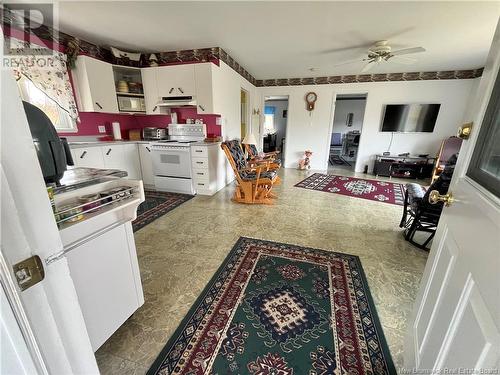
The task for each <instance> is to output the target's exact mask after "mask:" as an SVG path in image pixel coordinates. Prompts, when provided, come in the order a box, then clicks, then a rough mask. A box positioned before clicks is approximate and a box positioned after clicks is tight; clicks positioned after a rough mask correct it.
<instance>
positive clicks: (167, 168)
mask: <svg viewBox="0 0 500 375" xmlns="http://www.w3.org/2000/svg"><path fill="white" fill-rule="evenodd" d="M168 134H169V139H168V140H161V141H156V142H153V143H152V144H151V150H152V152H153V154H152V156H153V173H154V175H155V187H156V190H159V191H170V192H175V193H185V194H194V192H195V191H194V187H193V181H192V173H191V147H190V144H191V143H193V142H200V141H203V140H204V139H205V137H206V126H205V124H169V125H168Z"/></svg>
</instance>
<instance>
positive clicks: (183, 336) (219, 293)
mask: <svg viewBox="0 0 500 375" xmlns="http://www.w3.org/2000/svg"><path fill="white" fill-rule="evenodd" d="M148 374H184V375H187V374H190V375H191V374H193V375H194V374H211V375H216V374H218V375H226V374H252V375H271V374H274V375H308V374H310V375H312V374H323V375H327V374H328V375H330V374H396V372H395V369H394V365H393V363H392V360H391V357H390V354H389V350H388V347H387V344H386V342H385V339H384V335H383V333H382V330H381V327H380V324H379V322H378V318H377V313H376V311H375V308H374V305H373V301H372V298H371V296H370V291H369V289H368V285H367V282H366V278H365V276H364V273H363V269H362V267H361V263H360V260H359V258H358V257H356V256H353V255H348V254H341V253H334V252H330V251H324V250H317V249H311V248H306V247H300V246H295V245H287V244H282V243H276V242H269V241H262V240H256V239H251V238H243V237H242V238H240V239H239V240H238V242H237V243H236V245H235V246H234V247H233V249H232V250H231V252H230V253H229V255H228V256H227V258H226V259H225V261H224V263H223V264H222V265H221V267H220V268H219V270H218V271H217V272H216V274H215V275H214V277H213V278H212V280H211V281H210V282H209V284H208V285H207V286H206V288H205V290H204V291H203V292H202V294H201V295H200V297H199V298H198V300H197V301H196V302H195V303H194V305H193V306H192V308H191V310H190V311H189V312H188V314H187V315H186V317H185V318H184V320H183V321H182V323H181V324H180V326H179V327H178V329H177V331H176V332H175V333H174V334H173V336H172V337H171V339H170V340H169V342H168V343H167V345H166V346H165V348H164V349H163V350H162V352H161V353H160V355H159V357H158V358H157V359H156V361H155V362H154V364H153V365H152V367H151V368H150V369H149V371H148Z"/></svg>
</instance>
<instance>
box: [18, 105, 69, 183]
mask: <svg viewBox="0 0 500 375" xmlns="http://www.w3.org/2000/svg"><path fill="white" fill-rule="evenodd" d="M23 106H24V112H26V117H27V119H28V125H29V127H30V131H31V137H32V138H33V143H34V144H35V148H36V153H37V156H38V162H39V163H40V167H41V168H42V173H43V178H44V180H45V182H46V183H49V182H55V183H56V184H59V180H60V179H61V178H62V176H63V174H64V172H66V166H67V165H74V164H73V158H72V157H71V152H70V149H69V145H68V142H67V140H66V138H59V136H58V135H57V132H56V128H55V127H54V125H53V124H52V122H51V121H50V119H49V118H48V117H47V115H46V114H45V113H44V112H43V111H42V110H41V109H40V108H38V107H36V106H34V105H33V104H30V103H28V102H25V101H23Z"/></svg>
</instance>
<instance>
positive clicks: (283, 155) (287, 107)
mask: <svg viewBox="0 0 500 375" xmlns="http://www.w3.org/2000/svg"><path fill="white" fill-rule="evenodd" d="M269 96H282V97H283V98H284V97H286V99H283V100H286V102H287V106H286V109H287V116H286V125H285V142H286V137H287V133H288V121H289V120H290V111H289V110H288V109H289V108H290V94H273V95H264V100H263V102H262V103H263V104H262V112H264V109H265V106H266V97H269ZM268 100H269V99H268ZM262 116H263V121H261V123H262V131H261V132H260V134H259V137H260V140H259V143H260V145H261V147H260V149H261V150H262V149H263V147H264V121H265V114H264V113H262ZM285 149H286V147H285ZM281 152H282V154H281V155H282V158H281V159H282V160H281V161H282V162H283V167H284V166H285V164H284V161H285V160H286V158H285V153H283V150H281Z"/></svg>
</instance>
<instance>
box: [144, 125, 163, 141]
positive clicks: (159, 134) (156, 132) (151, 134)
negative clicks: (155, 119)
mask: <svg viewBox="0 0 500 375" xmlns="http://www.w3.org/2000/svg"><path fill="white" fill-rule="evenodd" d="M166 138H167V129H165V128H153V127H147V128H144V129H142V139H145V140H157V139H166Z"/></svg>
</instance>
